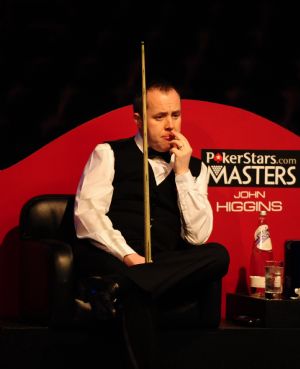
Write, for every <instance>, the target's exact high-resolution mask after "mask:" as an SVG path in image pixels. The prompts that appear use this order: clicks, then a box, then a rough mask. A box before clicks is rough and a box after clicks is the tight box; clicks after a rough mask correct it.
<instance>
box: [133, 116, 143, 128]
mask: <svg viewBox="0 0 300 369" xmlns="http://www.w3.org/2000/svg"><path fill="white" fill-rule="evenodd" d="M133 119H134V121H135V124H136V125H137V127H138V129H142V128H143V120H142V118H141V116H140V114H139V113H134V114H133Z"/></svg>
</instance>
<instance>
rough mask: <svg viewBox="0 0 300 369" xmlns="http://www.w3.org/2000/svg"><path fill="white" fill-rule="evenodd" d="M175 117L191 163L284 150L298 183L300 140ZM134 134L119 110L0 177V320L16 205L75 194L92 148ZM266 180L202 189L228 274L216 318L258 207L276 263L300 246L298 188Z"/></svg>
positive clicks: (187, 106) (245, 256) (196, 108)
mask: <svg viewBox="0 0 300 369" xmlns="http://www.w3.org/2000/svg"><path fill="white" fill-rule="evenodd" d="M182 109H183V127H182V131H183V133H184V134H185V135H186V136H187V138H188V139H189V140H190V142H191V145H192V147H193V150H194V152H193V155H194V156H197V157H201V155H202V152H201V150H202V149H207V150H209V149H217V152H219V151H220V153H221V155H223V156H224V158H225V155H226V153H227V150H228V152H229V150H231V151H230V152H231V154H232V153H233V156H231V158H233V159H232V160H233V162H235V161H236V158H237V155H236V156H234V152H235V151H236V152H237V153H240V152H241V151H240V150H242V151H249V152H252V151H257V152H259V151H262V150H267V151H270V153H272V152H273V150H275V151H276V152H277V151H278V153H279V154H278V155H279V156H280V151H281V150H288V154H287V156H288V157H289V158H291V160H290V161H288V163H290V166H292V167H293V168H294V167H295V168H296V169H293V168H291V169H290V173H291V177H289V179H291V178H293V176H294V177H295V176H296V177H297V180H298V181H299V180H300V179H299V175H298V174H299V163H298V156H297V155H298V154H299V152H298V150H300V138H299V137H298V136H297V135H295V134H293V133H292V132H290V131H288V130H286V129H284V128H282V127H281V126H279V125H277V124H275V123H273V122H270V121H268V120H267V119H264V118H262V117H260V116H257V115H255V114H252V113H250V112H247V111H245V110H242V109H238V108H234V107H230V106H225V105H220V104H215V103H208V102H203V101H193V100H184V101H183V104H182ZM135 132H136V129H135V125H134V123H133V119H132V109H131V107H130V106H126V107H124V108H121V109H117V110H114V111H112V112H110V113H108V114H105V115H102V116H100V117H97V118H95V119H93V120H91V121H89V122H87V123H85V124H82V125H81V126H79V127H77V128H75V129H73V130H71V131H69V132H68V133H66V134H64V135H62V136H61V137H59V138H58V139H56V140H54V141H52V142H51V143H49V144H48V145H46V146H44V147H43V148H41V149H40V150H38V151H37V152H35V153H34V154H32V155H30V156H29V157H27V158H25V159H24V160H22V161H20V162H19V163H17V164H15V165H13V166H11V167H10V168H8V169H5V170H3V171H0V188H1V194H2V196H1V198H0V208H1V212H0V225H1V226H0V244H1V248H0V301H1V304H0V315H1V316H2V317H3V316H10V317H14V316H17V315H18V308H19V305H18V303H19V300H18V296H19V260H20V247H21V243H20V241H19V235H18V229H17V226H18V219H19V213H20V209H21V207H22V205H23V204H24V203H25V202H26V201H27V200H28V199H30V198H31V197H33V196H35V195H39V194H45V193H75V190H76V186H77V183H78V181H79V178H80V175H81V172H82V170H83V166H84V164H85V162H86V160H87V159H88V156H89V154H90V152H91V151H92V149H93V148H94V147H95V146H96V144H98V143H100V142H103V141H106V140H112V139H117V138H121V137H126V136H131V135H133V134H135ZM203 155H204V154H203ZM203 159H206V157H205V158H204V157H203ZM292 159H294V160H292ZM209 164H220V167H222V166H223V167H224V166H225V167H226V161H225V159H224V162H223V163H222V162H215V163H209ZM252 164H253V163H252ZM259 166H260V169H259V170H260V172H259V173H263V172H264V173H265V169H264V168H262V167H263V166H264V165H259ZM228 168H229V166H228ZM252 168H253V165H252ZM285 168H287V167H285ZM231 169H232V168H231ZM241 170H242V169H238V171H241ZM271 170H272V169H271ZM297 170H298V174H297V173H296V171H297ZM270 173H271V174H270ZM270 173H269V177H268V178H269V179H270V178H271V179H272V180H271V181H269V183H271V185H268V186H264V185H262V186H260V184H261V183H260V184H259V185H258V186H257V185H256V184H255V183H254V182H253V181H251V183H249V184H248V186H245V185H240V183H238V180H236V176H234V178H235V180H232V181H231V183H230V184H225V185H224V184H223V185H221V184H218V183H213V182H212V183H211V186H210V188H209V198H210V201H211V203H212V206H213V210H214V231H213V233H212V235H211V237H210V240H214V241H218V242H221V243H223V244H224V245H226V246H227V248H228V250H229V253H230V256H231V264H230V269H229V273H228V275H227V276H226V277H225V278H224V283H223V314H224V309H225V303H224V297H225V294H226V292H233V291H235V290H236V288H237V285H238V284H240V283H241V282H242V280H241V278H247V275H245V272H246V273H247V271H248V266H249V259H250V251H251V247H252V239H253V232H254V230H255V227H256V221H257V209H258V207H259V206H260V205H259V203H263V204H264V205H265V206H269V207H270V212H269V227H270V232H271V238H272V241H273V248H274V254H275V257H276V258H277V259H282V258H283V246H284V242H285V241H286V240H288V239H300V227H299V221H298V215H297V210H298V208H299V205H300V201H299V200H300V192H299V187H297V186H299V183H297V182H296V184H293V185H290V183H291V180H290V181H286V182H289V183H286V184H283V183H282V181H279V182H278V181H276V180H274V178H275V177H274V175H273V174H272V173H273V172H270ZM268 178H267V179H268ZM280 178H281V179H283V180H284V178H285V177H284V178H283V176H281V177H280V175H279V179H280ZM275 179H276V178H275ZM276 182H278V183H276Z"/></svg>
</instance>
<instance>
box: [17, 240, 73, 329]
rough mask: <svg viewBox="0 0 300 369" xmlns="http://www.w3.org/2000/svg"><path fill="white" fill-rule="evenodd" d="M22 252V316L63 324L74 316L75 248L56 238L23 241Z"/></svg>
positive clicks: (32, 319)
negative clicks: (73, 249)
mask: <svg viewBox="0 0 300 369" xmlns="http://www.w3.org/2000/svg"><path fill="white" fill-rule="evenodd" d="M22 245H23V246H22V252H21V281H20V285H21V291H20V292H21V297H20V300H21V301H20V316H21V319H22V320H23V319H24V320H26V321H27V322H28V321H32V322H36V323H39V324H45V325H56V324H58V325H62V323H64V322H66V323H67V322H69V321H71V319H72V312H73V304H74V298H73V297H74V280H73V268H74V265H73V251H72V247H71V245H70V244H68V243H66V242H62V241H58V240H54V239H43V240H24V241H23V243H22Z"/></svg>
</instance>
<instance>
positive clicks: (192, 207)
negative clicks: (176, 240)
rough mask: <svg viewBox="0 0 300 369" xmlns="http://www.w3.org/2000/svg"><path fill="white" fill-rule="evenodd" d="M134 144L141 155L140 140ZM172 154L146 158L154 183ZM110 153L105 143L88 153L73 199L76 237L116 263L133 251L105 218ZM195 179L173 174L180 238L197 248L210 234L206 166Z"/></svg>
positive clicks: (110, 180)
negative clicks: (179, 217)
mask: <svg viewBox="0 0 300 369" xmlns="http://www.w3.org/2000/svg"><path fill="white" fill-rule="evenodd" d="M135 142H136V144H137V146H138V147H139V149H140V150H141V151H142V152H143V142H142V137H141V136H140V135H139V134H137V135H136V136H135ZM174 159H175V155H174V154H173V155H172V157H171V161H170V163H167V162H165V161H164V160H163V159H161V158H159V157H157V158H154V159H149V163H150V165H151V167H152V170H153V172H154V176H155V181H156V184H157V185H159V184H160V183H161V182H162V181H163V180H164V179H165V178H166V177H167V176H168V174H169V173H170V172H171V170H172V168H173V164H174ZM114 163H115V158H114V152H113V150H112V148H111V146H110V145H109V144H108V143H104V144H99V145H97V146H96V148H95V149H94V151H93V152H92V154H91V156H90V158H89V160H88V162H87V164H86V165H85V168H84V171H83V174H82V176H81V179H80V182H79V185H78V188H77V193H76V198H75V212H74V219H75V228H76V233H77V236H78V238H89V239H90V240H91V242H92V243H93V244H95V246H97V247H99V248H101V249H103V250H105V251H107V252H109V253H111V254H113V255H114V256H116V257H117V258H119V259H120V260H123V258H124V256H126V255H128V254H132V253H134V252H135V251H134V250H133V249H132V248H131V247H130V245H128V244H127V243H126V240H125V239H124V237H123V236H122V234H121V232H120V231H119V230H117V229H114V227H113V224H112V222H111V220H110V219H109V217H108V216H107V215H106V214H107V213H108V211H109V207H110V204H111V200H112V196H113V191H114V188H113V185H112V183H113V179H114V174H115V169H114ZM201 165H202V166H201V172H200V175H199V176H198V177H193V176H192V174H191V172H190V171H188V172H187V173H184V174H180V175H176V176H175V183H176V187H177V193H178V206H179V210H180V215H181V236H182V238H184V239H185V240H186V241H187V242H189V243H190V244H194V245H201V244H203V243H205V242H206V240H207V239H208V237H209V236H210V234H211V231H212V225H213V212H212V208H211V205H210V203H209V201H208V197H207V182H208V176H207V167H206V165H205V164H204V163H202V164H201Z"/></svg>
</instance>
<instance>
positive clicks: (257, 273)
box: [249, 210, 273, 297]
mask: <svg viewBox="0 0 300 369" xmlns="http://www.w3.org/2000/svg"><path fill="white" fill-rule="evenodd" d="M269 260H273V248H272V241H271V237H270V231H269V226H268V223H267V212H266V211H265V210H262V211H260V213H259V217H258V226H257V228H256V230H255V232H254V241H253V247H252V254H251V260H250V270H249V276H250V294H251V295H253V296H257V297H264V296H265V265H266V261H269Z"/></svg>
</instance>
